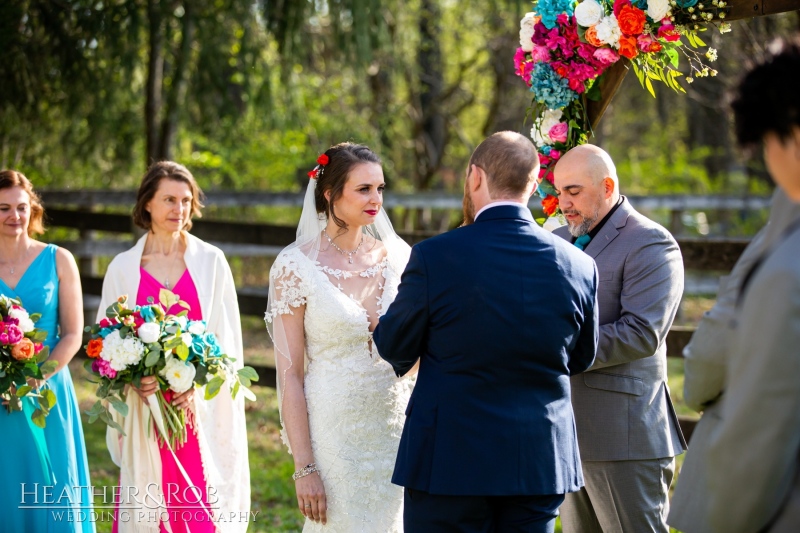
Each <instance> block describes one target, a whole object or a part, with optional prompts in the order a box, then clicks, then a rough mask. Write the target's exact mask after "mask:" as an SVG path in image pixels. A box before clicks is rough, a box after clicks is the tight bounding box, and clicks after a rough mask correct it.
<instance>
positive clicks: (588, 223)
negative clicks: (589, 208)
mask: <svg viewBox="0 0 800 533" xmlns="http://www.w3.org/2000/svg"><path fill="white" fill-rule="evenodd" d="M562 213H564V214H565V215H580V216H581V221H580V222H570V221H569V220H568V221H567V226H568V228H567V229H568V230H569V234H570V235H572V236H573V237H581V236H583V235H586V234H587V233H589V230H590V229H591V228H592V226H593V225H594V223H595V222H597V219H598V218H599V217H600V206H597V208H596V209H595V210H594V213H593V214H592V215H591V216H586V215H584V214H583V213H581V212H580V211H578V210H577V209H567V210H565V211H562Z"/></svg>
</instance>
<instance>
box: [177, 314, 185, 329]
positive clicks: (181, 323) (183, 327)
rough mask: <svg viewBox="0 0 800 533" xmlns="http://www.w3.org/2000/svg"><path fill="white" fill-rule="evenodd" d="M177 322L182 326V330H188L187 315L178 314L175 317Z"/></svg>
mask: <svg viewBox="0 0 800 533" xmlns="http://www.w3.org/2000/svg"><path fill="white" fill-rule="evenodd" d="M175 323H176V324H178V325H179V326H180V327H181V331H185V330H186V324H187V323H188V320H187V319H186V316H185V315H184V316H176V317H175Z"/></svg>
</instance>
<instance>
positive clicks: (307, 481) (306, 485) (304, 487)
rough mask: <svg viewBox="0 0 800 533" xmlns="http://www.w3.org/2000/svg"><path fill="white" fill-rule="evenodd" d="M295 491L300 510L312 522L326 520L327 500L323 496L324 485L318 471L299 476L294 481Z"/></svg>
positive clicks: (324, 521)
mask: <svg viewBox="0 0 800 533" xmlns="http://www.w3.org/2000/svg"><path fill="white" fill-rule="evenodd" d="M294 487H295V491H296V492H297V505H298V506H299V507H300V512H301V513H303V515H305V516H306V517H308V518H310V519H311V520H313V521H314V522H322V523H323V524H326V523H327V522H328V502H327V499H326V498H325V485H323V484H322V479H321V478H320V477H319V474H318V473H316V472H315V473H313V474H309V475H307V476H304V477H301V478H300V479H298V480H297V481H295V482H294Z"/></svg>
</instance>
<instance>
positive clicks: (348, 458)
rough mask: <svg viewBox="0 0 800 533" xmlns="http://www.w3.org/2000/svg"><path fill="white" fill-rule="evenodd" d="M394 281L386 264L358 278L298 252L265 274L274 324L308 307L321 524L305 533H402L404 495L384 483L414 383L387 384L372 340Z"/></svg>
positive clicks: (309, 397)
mask: <svg viewBox="0 0 800 533" xmlns="http://www.w3.org/2000/svg"><path fill="white" fill-rule="evenodd" d="M400 275H401V272H396V271H395V269H394V268H392V267H391V266H390V263H389V262H388V261H387V260H386V259H384V260H383V261H381V262H380V263H378V264H376V265H374V266H373V267H371V268H369V269H367V270H364V271H360V272H358V271H347V270H335V269H331V268H329V267H326V266H324V265H321V264H320V263H319V262H317V261H311V260H310V259H309V258H307V257H306V256H305V255H304V254H303V253H302V252H301V251H300V250H299V249H294V250H288V251H285V252H284V253H282V254H281V255H280V256H279V257H278V258H277V260H276V262H275V263H274V265H273V267H272V271H271V276H270V277H271V279H272V280H273V283H274V284H275V289H276V293H277V294H278V299H277V301H276V302H275V303H274V306H273V309H272V315H273V318H274V317H275V316H277V315H278V314H284V313H290V312H291V310H292V308H296V307H299V306H301V305H304V304H305V306H306V309H305V338H306V359H307V364H308V366H307V371H306V375H305V396H306V401H307V404H308V421H309V428H310V433H311V444H312V449H313V452H314V460H315V462H316V464H317V467H318V468H319V474H320V476H321V478H322V481H323V483H324V485H325V492H326V495H327V501H328V523H327V525H324V526H323V525H322V524H321V523H320V524H317V523H315V522H313V521H311V520H306V524H305V527H304V529H303V531H304V532H316V531H319V532H326V533H340V532H341V533H344V532H348V533H351V532H352V533H355V532H376V533H378V532H379V533H388V532H402V531H403V489H402V488H401V487H398V486H395V485H392V484H391V477H392V472H393V469H394V463H395V459H396V455H397V447H398V444H399V442H400V435H401V433H402V430H403V423H404V421H405V414H404V412H405V408H406V405H407V403H408V398H409V395H410V393H411V388H412V387H413V379H398V378H397V377H396V376H395V375H394V372H393V370H392V367H391V366H390V365H389V364H388V363H387V362H386V361H384V360H383V359H381V358H380V356H379V355H378V354H377V350H376V349H375V348H374V347H373V345H372V334H371V331H370V330H371V329H374V325H375V324H376V323H377V318H378V317H379V316H381V315H383V313H384V312H385V310H386V309H387V308H388V306H389V304H390V303H391V302H392V301H393V300H394V298H395V296H396V295H397V287H398V284H399V282H400ZM269 319H270V317H269V316H267V320H269ZM283 438H284V442H286V443H287V445H288V440H287V439H286V437H285V434H283Z"/></svg>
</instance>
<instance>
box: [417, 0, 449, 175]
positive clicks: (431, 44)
mask: <svg viewBox="0 0 800 533" xmlns="http://www.w3.org/2000/svg"><path fill="white" fill-rule="evenodd" d="M440 20H441V11H440V9H439V5H438V1H437V0H422V4H421V7H420V19H419V31H420V42H419V50H418V53H417V66H418V68H419V79H420V99H419V101H420V112H421V124H420V129H419V130H418V132H417V139H416V140H415V141H416V142H415V149H416V150H415V151H416V158H417V172H416V178H417V179H416V182H417V183H416V185H417V188H418V190H424V189H427V188H428V187H429V186H430V182H431V179H432V178H433V175H434V174H435V173H436V171H437V170H438V169H439V166H440V165H441V163H442V153H443V152H444V147H445V144H446V142H447V135H446V121H445V117H444V115H443V114H442V109H441V104H442V102H441V97H442V90H443V87H444V76H443V73H442V50H441V47H440V46H439V37H438V36H439V34H440V31H439V30H440V28H439V21H440Z"/></svg>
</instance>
